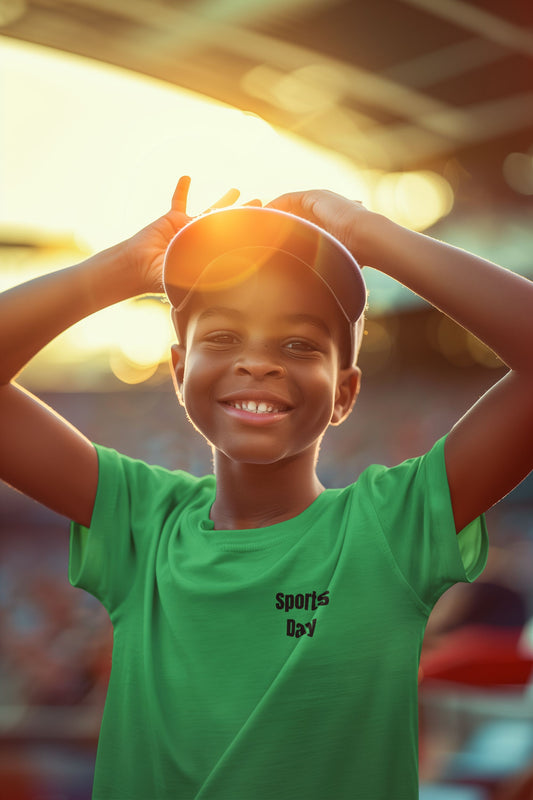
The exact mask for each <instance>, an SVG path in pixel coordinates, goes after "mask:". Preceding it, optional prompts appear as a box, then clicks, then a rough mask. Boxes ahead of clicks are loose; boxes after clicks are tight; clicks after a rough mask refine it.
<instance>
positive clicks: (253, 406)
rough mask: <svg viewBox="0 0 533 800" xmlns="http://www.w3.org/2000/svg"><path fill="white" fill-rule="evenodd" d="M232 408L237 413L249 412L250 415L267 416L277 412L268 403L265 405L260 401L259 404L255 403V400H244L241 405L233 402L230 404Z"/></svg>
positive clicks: (276, 409)
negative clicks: (237, 410) (235, 409)
mask: <svg viewBox="0 0 533 800" xmlns="http://www.w3.org/2000/svg"><path fill="white" fill-rule="evenodd" d="M231 405H232V406H233V407H234V408H238V409H239V411H249V412H251V413H252V414H269V413H271V412H273V411H279V410H280V409H279V408H274V406H271V405H270V404H269V403H265V401H264V400H261V402H260V403H256V401H255V400H244V401H243V402H242V403H240V402H235V403H231Z"/></svg>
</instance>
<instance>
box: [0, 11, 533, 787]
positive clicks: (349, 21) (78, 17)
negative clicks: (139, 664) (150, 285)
mask: <svg viewBox="0 0 533 800" xmlns="http://www.w3.org/2000/svg"><path fill="white" fill-rule="evenodd" d="M532 23H533V6H531V4H530V3H526V2H521V0H510V2H507V3H505V4H501V3H499V2H496V0H469V2H466V1H463V0H438V2H432V0H373V2H372V3H361V2H357V1H356V0H153V2H147V0H105V2H104V0H64V1H63V2H62V1H61V0H0V76H1V82H0V118H1V120H2V122H1V126H0V144H1V146H0V186H1V190H0V287H1V288H8V287H9V286H11V285H14V284H16V283H19V282H21V281H23V280H26V279H28V278H29V277H31V276H33V275H36V274H41V273H43V272H46V271H49V270H52V269H56V268H58V267H61V266H66V265H68V264H71V263H74V262H76V261H79V260H80V259H82V258H83V257H84V256H85V255H87V254H89V253H91V252H94V251H95V250H96V249H98V248H101V247H104V246H106V245H108V244H111V243H113V242H115V241H117V240H118V239H120V238H123V237H125V236H127V235H128V234H130V233H133V232H134V231H135V230H136V229H137V228H138V227H140V226H142V225H143V224H145V223H146V222H148V221H149V220H150V219H152V218H153V217H154V216H156V215H159V214H160V213H162V212H163V211H164V210H165V209H166V207H167V205H168V200H169V196H170V194H171V192H172V189H173V186H174V184H175V182H176V179H177V177H178V176H179V175H180V174H184V173H186V174H190V175H191V176H192V179H193V186H192V193H191V203H192V211H193V212H199V211H201V210H202V209H203V208H205V207H207V206H208V205H209V204H210V203H211V202H212V201H213V200H214V199H216V198H217V197H218V196H219V195H221V194H222V193H223V192H224V191H225V190H226V189H227V188H228V187H229V186H232V185H235V186H237V187H238V188H240V189H241V190H242V193H243V197H244V198H245V199H248V198H251V197H260V198H261V199H262V200H264V201H265V202H266V201H268V200H270V199H271V198H273V197H274V196H276V195H277V194H279V193H281V192H283V191H288V190H291V189H295V188H306V187H309V186H311V185H316V186H321V187H325V188H330V189H332V190H335V191H339V192H341V193H343V194H346V195H348V196H350V197H353V198H354V199H355V198H357V199H361V200H363V201H364V202H365V203H367V204H368V205H369V206H370V207H372V208H374V209H376V210H378V211H382V212H383V213H386V214H388V215H389V216H392V217H394V218H395V219H397V220H398V221H400V222H402V223H404V224H407V225H409V226H411V227H414V228H416V229H418V230H423V231H425V232H426V233H428V234H429V235H432V236H436V237H438V238H442V239H445V240H446V241H449V242H451V243H453V244H457V245H458V246H463V247H466V248H468V249H471V250H474V251H475V252H477V253H480V254H481V255H484V256H485V257H488V258H490V259H492V260H495V261H498V262H499V263H502V264H504V265H506V266H508V267H510V268H511V269H514V270H516V271H518V272H521V273H522V274H525V275H528V276H529V277H533V258H532V254H533V234H532V230H533V227H532V224H531V223H532V221H533V211H532V206H531V196H532V195H533V71H532V66H533V58H532V57H533V29H532ZM366 272H367V280H368V284H369V287H370V312H369V318H368V321H367V327H366V335H365V342H364V347H363V352H362V356H361V366H362V369H363V374H364V384H363V391H362V394H361V397H360V400H359V401H358V405H357V407H356V411H355V412H354V416H353V417H352V420H351V421H350V423H348V424H346V425H344V426H343V428H342V429H341V430H333V431H332V432H331V435H330V436H329V438H328V439H327V441H326V443H325V444H324V447H323V452H322V463H321V475H322V479H323V481H324V482H325V483H326V484H327V485H340V484H342V483H346V482H347V481H349V480H353V479H355V478H356V477H357V474H358V473H359V472H360V470H361V469H362V468H363V467H364V466H365V465H366V464H368V463H369V462H371V461H377V462H381V463H386V464H391V463H394V462H396V461H398V460H400V459H403V458H407V457H410V456H413V455H417V454H418V453H420V452H423V451H424V450H425V449H427V448H428V447H429V446H430V445H431V444H432V443H433V442H434V441H435V439H436V438H437V437H439V436H441V435H443V434H444V433H445V432H446V431H447V430H448V428H449V427H450V425H451V424H453V422H454V421H455V420H456V419H457V418H458V417H459V416H460V415H461V414H462V413H463V412H464V411H466V409H467V408H468V406H469V405H470V404H471V403H472V402H473V401H474V400H475V399H476V398H477V397H478V396H479V395H480V394H481V393H482V392H483V391H484V390H485V389H486V388H487V387H488V386H489V385H490V384H491V383H492V382H494V380H495V379H497V378H498V377H499V375H501V374H503V369H502V365H501V364H499V363H498V362H497V360H496V359H495V358H494V357H493V356H492V355H491V354H490V353H488V352H487V351H486V350H485V349H484V348H483V347H482V346H481V345H480V344H479V342H477V341H476V340H475V339H473V338H472V337H470V336H467V335H466V334H465V333H464V332H462V331H461V330H460V329H458V328H457V327H456V326H455V325H453V324H451V323H450V322H448V321H447V320H444V319H442V318H441V317H440V316H439V315H438V314H437V313H436V312H434V311H432V310H431V309H430V308H428V307H427V306H426V305H425V304H423V303H422V302H421V301H420V300H418V299H417V298H415V297H413V296H412V295H410V294H409V293H408V292H407V291H405V290H403V289H401V287H397V286H395V285H394V284H392V283H391V282H390V281H388V280H385V279H384V278H383V277H382V276H379V275H377V274H375V273H373V272H372V271H371V270H368V269H367V270H366ZM170 338H171V333H170V329H169V324H168V307H166V306H165V303H164V302H163V301H162V300H161V299H160V298H145V299H142V300H136V301H132V302H129V303H124V304H121V306H120V307H116V308H114V309H113V310H112V311H111V312H110V313H109V312H102V313H101V314H99V315H96V316H95V317H94V318H93V319H91V320H89V321H87V322H86V323H84V324H80V325H78V326H75V328H73V329H72V330H71V331H69V332H67V333H66V334H64V335H63V336H62V337H60V338H59V339H58V340H57V341H56V342H55V343H53V344H52V345H50V346H49V347H48V348H46V350H45V351H44V352H43V353H42V354H40V355H39V357H38V358H36V359H35V360H34V362H32V364H30V365H29V367H28V368H27V369H26V370H25V371H24V373H23V374H22V376H21V382H22V383H23V384H24V385H25V386H27V387H28V388H29V389H31V390H32V391H35V392H36V393H37V394H39V395H40V396H41V397H43V399H44V400H45V401H47V402H49V403H50V404H51V405H52V406H53V407H54V408H56V409H57V410H58V411H59V412H60V413H62V414H64V415H65V416H66V417H67V418H68V419H69V420H71V421H72V422H73V423H74V424H75V425H77V426H78V427H80V428H81V429H82V430H83V431H84V432H85V433H86V434H87V435H88V436H89V437H90V438H92V439H93V440H95V441H100V442H102V443H105V444H108V445H109V446H112V447H115V448H117V449H119V450H122V451H123V452H125V453H127V454H129V455H132V456H135V457H140V458H144V459H146V460H148V461H151V462H153V463H161V464H164V465H165V466H169V467H178V466H179V467H183V468H186V469H190V470H191V471H193V472H195V473H198V474H199V473H202V472H205V471H206V470H209V469H210V453H209V451H208V450H207V448H206V447H205V446H204V445H203V443H202V442H201V441H200V440H199V439H198V438H197V437H196V435H195V434H194V433H193V431H192V430H191V429H190V426H189V425H188V423H187V422H186V421H185V419H184V416H183V414H182V412H181V409H180V408H179V407H178V405H177V402H176V400H175V398H174V397H173V391H172V386H171V382H170V377H169V370H168V365H167V353H168V347H169V342H170ZM73 468H75V465H73ZM488 518H489V519H488V522H489V527H490V533H491V541H492V547H491V553H490V559H489V565H488V567H487V569H486V571H485V573H484V575H483V577H482V578H481V579H480V581H479V582H478V583H477V584H476V585H475V586H473V587H470V588H467V589H466V590H465V589H464V587H462V586H458V587H454V589H453V590H450V592H448V593H447V594H446V595H445V597H444V598H443V599H442V600H441V601H440V602H439V604H438V605H437V608H436V609H435V612H434V614H433V615H432V618H431V620H430V626H429V629H428V636H427V639H426V644H425V647H424V652H423V655H422V663H421V669H420V699H421V711H420V721H421V727H420V757H421V779H422V789H421V798H422V800H533V681H532V664H533V626H532V622H531V621H532V619H533V590H532V588H531V586H532V581H531V576H532V566H533V480H532V478H531V476H530V477H529V478H528V479H527V480H526V481H524V482H523V484H522V485H521V486H520V487H518V488H517V489H516V490H515V491H514V492H512V493H511V494H510V495H509V496H508V497H507V498H506V499H505V500H504V501H503V502H502V503H500V504H499V506H498V507H497V508H496V509H493V510H492V511H490V512H489V515H488ZM67 541H68V525H67V523H66V522H65V521H64V520H63V519H61V518H59V517H57V516H56V515H54V514H53V513H51V512H49V511H47V510H46V509H43V508H41V507H40V506H38V505H37V504H36V503H33V502H31V501H29V500H27V499H25V498H23V497H21V496H20V495H18V494H17V493H16V492H14V491H12V490H11V489H9V488H8V487H4V486H2V487H1V488H0V647H1V653H0V798H1V799H2V800H4V798H5V800H37V799H38V800H85V799H86V798H88V797H89V796H90V785H91V775H92V765H93V762H94V752H95V746H96V739H97V734H98V726H99V719H100V715H101V711H102V704H103V699H104V695H105V687H106V680H107V674H108V670H109V664H110V647H111V633H110V629H109V623H108V620H107V617H106V614H105V612H104V611H103V610H102V609H101V608H100V607H99V606H98V604H97V603H96V602H93V601H92V600H91V598H90V597H88V596H86V595H85V594H84V593H82V592H79V591H76V590H74V589H72V588H71V587H70V586H69V584H68V581H67ZM384 768H386V765H384ZM332 800H333V799H332ZM368 800H372V799H371V798H369V799H368ZM391 800H392V799H391Z"/></svg>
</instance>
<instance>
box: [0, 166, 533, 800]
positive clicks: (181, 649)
mask: <svg viewBox="0 0 533 800" xmlns="http://www.w3.org/2000/svg"><path fill="white" fill-rule="evenodd" d="M188 186H189V181H188V179H181V180H180V181H179V183H178V187H177V189H176V192H175V195H174V198H173V203H172V209H171V211H170V212H169V213H168V214H167V215H165V216H164V217H162V218H160V219H159V220H157V221H156V222H155V223H153V224H152V225H149V226H148V227H147V228H145V229H143V230H142V231H141V232H140V233H138V234H136V235H135V236H134V237H132V239H130V240H128V241H126V242H123V243H122V244H120V245H117V246H115V247H113V248H110V249H109V250H107V251H105V252H103V253H101V254H99V255H96V256H94V257H92V258H90V259H88V260H87V261H86V262H84V263H83V264H80V265H78V266H76V267H73V268H70V269H68V270H63V271H61V272H58V273H55V274H53V275H49V276H46V277H44V278H41V279H38V280H36V281H33V282H31V283H29V284H26V285H25V286H22V287H19V288H17V289H14V290H12V291H10V292H8V293H6V294H5V295H4V297H3V299H2V308H1V312H0V328H1V330H2V336H1V338H0V341H1V342H2V357H1V362H0V363H1V370H2V389H1V392H0V395H1V413H0V425H1V431H2V433H1V452H2V456H1V465H2V477H3V478H4V479H5V480H6V481H8V482H9V483H10V484H12V485H13V486H15V487H17V488H18V489H20V490H21V491H23V492H25V493H27V494H28V495H30V496H32V497H34V498H36V499H38V500H40V501H41V502H43V503H45V504H46V505H48V506H50V507H51V508H53V509H55V510H56V511H58V512H60V513H62V514H64V515H66V516H67V517H69V518H71V519H72V520H73V524H72V532H71V551H70V580H71V582H72V583H73V584H74V585H76V586H80V587H82V588H85V589H86V590H88V591H90V592H91V593H92V594H94V595H95V596H96V597H97V598H99V599H100V600H101V602H102V603H103V604H104V606H105V607H106V609H107V610H108V612H109V615H110V618H111V620H112V622H113V626H114V651H113V667H112V673H111V678H110V684H109V690H108V696H107V702H106V708H105V712H104V719H103V722H102V729H101V735H100V741H99V750H98V757H97V766H96V775H95V783H94V798H96V800H120V799H121V798H123V799H124V800H126V799H127V800H132V798H139V799H141V798H142V800H167V799H170V798H183V799H184V800H185V798H191V799H192V798H197V800H200V798H202V800H208V799H209V800H251V798H258V799H259V798H261V800H267V799H268V800H274V799H275V800H295V798H298V799H300V798H301V799H302V800H303V798H305V800H313V799H316V800H319V798H320V800H323V798H327V800H330V798H331V799H333V798H335V800H392V798H394V800H414V799H415V798H416V797H417V795H418V787H417V667H418V658H419V654H420V648H421V642H422V637H423V632H424V627H425V624H426V621H427V618H428V615H429V613H430V611H431V609H432V607H433V605H434V603H435V602H436V600H437V599H438V597H439V596H440V595H441V594H442V592H443V591H445V590H446V589H447V588H448V587H449V586H451V585H452V584H453V583H454V582H456V581H461V580H462V581H465V580H467V581H470V580H473V579H475V578H476V577H477V576H478V575H479V573H480V572H481V570H482V568H483V566H484V562H485V557H486V552H487V538H486V530H485V524H484V520H483V517H482V516H481V515H482V514H483V512H484V511H485V510H486V509H488V508H489V507H490V506H491V505H492V504H494V503H495V502H497V501H498V500H499V499H500V498H501V497H503V496H504V495H505V494H506V493H507V492H509V491H510V490H511V489H512V488H513V487H514V486H515V485H516V484H517V483H518V482H519V481H520V480H521V479H522V478H524V477H525V476H526V475H527V474H528V472H529V471H530V469H531V467H532V463H533V446H532V444H533V404H532V402H531V398H532V394H533V393H532V390H533V351H532V348H531V342H532V341H533V285H532V284H531V283H530V282H529V281H527V280H526V279H524V278H521V277H519V276H517V275H514V274H512V273H510V272H507V271H505V270H503V269H501V268H499V267H497V266H495V265H493V264H491V263H488V262H486V261H484V260H482V259H479V258H476V257H475V256H472V255H469V254H467V253H465V252H463V251H459V250H457V249H455V248H453V247H450V246H447V245H445V244H442V243H440V242H437V241H434V240H432V239H430V238H428V237H425V236H423V235H420V234H416V233H413V232H411V231H407V230H405V229H403V228H401V227H399V226H398V225H395V224H394V223H392V222H390V221H389V220H387V219H385V218H384V217H381V216H380V215H377V214H374V213H371V212H370V211H368V210H366V209H365V208H364V207H363V206H362V205H361V204H359V203H354V202H351V201H348V200H346V199H344V198H342V197H340V196H338V195H335V194H333V193H331V192H327V191H310V192H303V193H296V194H289V195H285V196H283V197H281V198H279V199H278V200H277V201H275V202H274V203H273V204H271V206H272V208H270V209H269V208H267V209H261V208H250V209H246V208H242V209H228V210H227V211H217V212H216V213H214V214H212V215H210V216H206V217H201V218H198V219H196V220H194V221H193V222H191V223H190V225H187V226H186V223H189V221H190V218H189V217H188V216H187V215H186V201H187V192H188ZM230 199H231V198H230ZM280 212H283V213H280ZM287 212H288V213H289V214H292V215H293V216H286V214H287ZM308 220H310V221H311V223H317V224H318V226H320V228H318V227H315V226H314V225H313V224H310V223H309V222H308ZM185 226H186V227H185ZM321 231H323V232H321ZM169 243H170V247H169ZM167 248H168V252H167V255H166V259H165V253H166V251H167ZM353 256H355V258H357V260H358V261H359V263H361V264H367V265H371V266H373V267H375V268H378V269H381V270H382V271H383V272H385V273H387V274H389V275H391V276H392V277H394V278H395V279H396V280H398V281H401V282H402V283H404V284H405V285H407V286H408V287H410V288H411V289H412V290H413V291H415V292H417V293H418V294H420V295H421V296H423V297H425V298H426V299H427V300H429V301H430V302H431V303H433V304H434V305H435V306H437V307H438V308H440V309H441V310H442V311H444V312H445V313H446V314H448V315H449V316H451V317H452V318H454V319H455V320H457V321H458V322H459V323H460V324H462V325H464V326H465V327H466V328H468V329H469V330H470V331H472V332H473V333H474V334H475V335H476V336H478V337H479V338H480V339H481V340H482V341H484V342H485V343H486V344H487V345H488V346H489V347H491V348H492V349H493V350H494V351H495V352H496V353H498V355H499V356H500V357H501V359H502V360H503V361H504V362H505V363H506V364H507V365H508V366H509V373H508V375H507V376H506V377H505V378H504V379H503V380H502V381H500V382H499V383H498V384H497V385H496V386H495V387H493V389H491V391H490V392H488V393H487V394H486V395H485V396H484V397H483V398H482V399H481V400H480V401H479V402H478V403H477V404H476V405H475V406H474V407H473V408H472V409H471V410H470V412H469V413H468V414H467V415H466V416H465V417H464V418H463V419H461V420H460V421H459V422H458V423H457V424H456V425H455V426H454V428H453V429H452V430H451V431H450V433H449V434H448V435H447V436H446V437H444V438H443V439H441V440H440V441H438V442H437V443H436V444H435V445H434V447H433V448H432V449H431V450H430V452H429V453H427V454H426V455H424V456H423V457H421V458H417V459H413V460H410V461H408V462H404V463H403V464H400V465H398V466H397V467H394V468H392V469H387V468H384V467H379V466H372V467H369V468H368V469H367V470H365V471H364V472H363V473H362V474H361V475H360V476H348V480H349V481H355V482H354V483H350V484H349V485H348V486H347V487H346V488H344V489H327V490H325V489H324V487H323V486H322V485H321V484H320V481H319V479H318V477H317V474H316V460H317V455H318V449H319V445H320V441H321V439H322V437H323V435H324V432H325V431H326V429H327V428H328V426H329V425H330V424H340V423H341V422H343V421H344V419H345V418H346V417H347V416H348V415H349V413H350V411H351V408H352V406H353V404H354V402H355V399H356V396H357V392H358V389H359V379H360V375H359V370H358V368H357V366H356V363H355V360H356V356H357V350H358V345H359V341H360V334H361V327H362V321H361V320H362V311H363V308H364V305H365V292H364V285H363V282H362V278H361V273H360V271H359V268H358V266H357V263H356V261H355V259H354V258H353ZM164 259H165V270H164V281H165V287H166V290H167V293H168V296H169V299H170V301H171V303H172V304H173V311H172V314H173V319H174V322H175V325H176V330H177V334H178V344H177V345H175V346H174V347H173V350H172V358H173V368H174V375H175V382H176V386H177V389H178V392H179V396H180V399H181V402H182V403H183V404H184V406H185V409H186V412H187V414H188V416H189V418H190V420H191V422H192V424H193V425H195V426H196V428H197V429H198V430H199V431H200V432H201V434H202V435H203V436H204V437H205V438H206V439H207V440H208V442H209V443H210V444H211V446H212V449H213V456H214V475H213V476H206V477H204V478H195V477H193V476H191V475H188V474H186V473H183V472H169V471H168V470H164V469H161V468H158V467H151V466H148V465H147V464H144V463H143V462H140V461H135V460H133V459H130V458H126V457H124V456H121V455H119V454H118V453H116V452H114V451H112V450H108V449H106V448H105V447H101V446H95V445H93V444H92V443H90V442H89V441H88V440H87V439H85V438H84V437H83V436H82V434H81V433H79V432H78V431H76V430H74V429H73V428H72V427H71V426H70V425H68V423H66V422H65V421H64V420H62V419H60V418H59V417H58V416H57V415H56V414H54V413H53V412H52V411H51V410H50V409H48V408H46V407H44V406H43V405H42V404H40V403H39V401H37V400H36V399H35V398H33V397H31V396H30V395H29V394H28V393H27V392H25V391H23V390H22V389H20V388H18V387H17V386H16V385H15V384H13V383H12V382H11V381H12V379H13V378H14V377H15V375H16V374H17V373H18V371H19V370H20V369H21V368H22V367H23V365H24V364H25V363H26V362H27V361H28V359H29V358H31V357H32V356H33V355H34V354H35V353H36V352H37V351H38V350H40V349H41V347H43V346H44V345H45V344H46V343H47V342H48V341H49V340H50V339H52V338H53V337H54V336H56V335H57V334H58V333H59V332H60V331H62V330H64V329H65V328H66V327H68V326H69V325H71V324H73V323H74V322H76V321H78V320H79V319H81V318H82V317H84V316H86V315H88V314H91V313H93V312H94V311H96V310H98V309H100V308H102V307H104V306H107V305H110V304H112V303H115V302H117V301H119V300H122V299H124V298H127V297H132V296H135V295H139V294H143V293H147V292H150V293H153V292H157V291H161V288H162V272H163V262H164ZM356 478H357V480H356Z"/></svg>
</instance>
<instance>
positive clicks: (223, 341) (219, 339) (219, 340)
mask: <svg viewBox="0 0 533 800" xmlns="http://www.w3.org/2000/svg"><path fill="white" fill-rule="evenodd" d="M205 338H206V341H207V342H209V343H210V344H219V345H229V344H235V342H236V341H237V336H236V335H235V334H234V333H231V332H229V331H216V332H214V333H210V334H208V335H207V336H206V337H205Z"/></svg>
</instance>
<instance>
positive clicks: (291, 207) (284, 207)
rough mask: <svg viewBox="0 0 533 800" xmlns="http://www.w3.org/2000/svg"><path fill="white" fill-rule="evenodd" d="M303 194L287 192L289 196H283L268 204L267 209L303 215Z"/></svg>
mask: <svg viewBox="0 0 533 800" xmlns="http://www.w3.org/2000/svg"><path fill="white" fill-rule="evenodd" d="M303 194H304V193H303V192H287V194H282V195H280V196H279V197H276V198H275V200H271V201H270V203H267V205H266V208H277V209H279V211H288V212H289V213H292V214H301V213H302V197H303Z"/></svg>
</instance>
